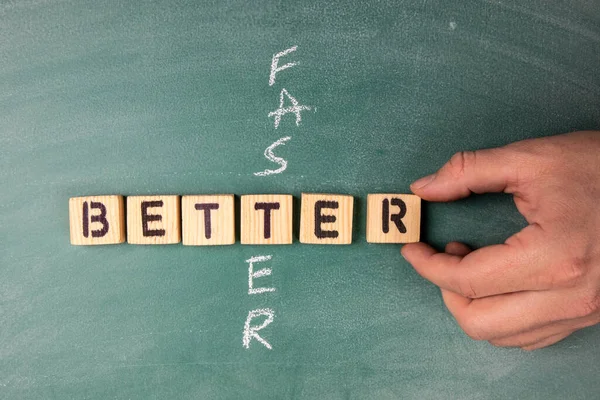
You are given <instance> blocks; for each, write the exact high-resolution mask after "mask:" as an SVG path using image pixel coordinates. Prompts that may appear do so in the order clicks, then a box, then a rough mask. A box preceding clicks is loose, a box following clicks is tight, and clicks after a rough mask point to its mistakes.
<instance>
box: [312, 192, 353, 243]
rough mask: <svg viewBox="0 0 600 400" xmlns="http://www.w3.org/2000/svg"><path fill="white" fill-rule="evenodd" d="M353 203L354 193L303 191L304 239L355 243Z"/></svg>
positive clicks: (318, 241) (321, 241)
mask: <svg viewBox="0 0 600 400" xmlns="http://www.w3.org/2000/svg"><path fill="white" fill-rule="evenodd" d="M353 205H354V197H352V196H346V195H339V194H314V193H302V213H301V215H300V242H301V243H312V244H350V243H352V212H353Z"/></svg>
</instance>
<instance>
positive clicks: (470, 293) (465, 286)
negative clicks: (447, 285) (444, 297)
mask: <svg viewBox="0 0 600 400" xmlns="http://www.w3.org/2000/svg"><path fill="white" fill-rule="evenodd" d="M458 290H459V292H460V295H461V296H463V297H466V298H467V299H476V298H477V292H476V291H475V288H474V287H473V284H472V283H471V280H470V279H461V280H460V281H459V282H458Z"/></svg>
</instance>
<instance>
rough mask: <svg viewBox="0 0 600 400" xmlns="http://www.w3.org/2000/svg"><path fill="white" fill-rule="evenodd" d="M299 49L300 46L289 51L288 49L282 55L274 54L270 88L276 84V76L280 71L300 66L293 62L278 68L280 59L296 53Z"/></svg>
mask: <svg viewBox="0 0 600 400" xmlns="http://www.w3.org/2000/svg"><path fill="white" fill-rule="evenodd" d="M297 48H298V46H294V47H290V48H289V49H286V50H284V51H282V52H280V53H277V54H273V60H272V61H271V74H270V75H269V86H273V85H274V84H275V74H277V73H278V72H279V71H283V70H284V69H288V68H291V67H293V66H294V65H296V64H298V63H297V62H291V63H287V64H283V65H282V66H281V67H278V66H277V64H278V63H279V57H283V56H286V55H288V54H290V53H292V52H294V51H296V49H297Z"/></svg>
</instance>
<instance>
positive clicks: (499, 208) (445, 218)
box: [0, 0, 600, 399]
mask: <svg viewBox="0 0 600 400" xmlns="http://www.w3.org/2000/svg"><path fill="white" fill-rule="evenodd" d="M294 45H297V46H298V50H297V51H296V52H295V53H292V54H290V55H289V56H286V57H284V58H282V62H291V61H298V62H299V64H298V65H297V66H295V67H294V68H291V69H288V70H286V71H283V72H281V73H279V74H277V80H276V82H275V84H274V85H273V86H269V84H268V79H269V72H270V65H271V57H272V55H273V54H274V53H277V52H279V51H282V50H284V49H286V48H288V47H291V46H294ZM599 66H600V6H599V5H598V2H596V1H593V0H575V1H557V0H543V1H542V0H536V1H527V2H522V1H517V0H503V1H463V0H461V1H429V0H418V1H392V0H381V1H368V2H360V1H355V2H351V1H344V2H339V1H331V2H325V1H317V0H315V1H298V2H286V1H275V0H272V1H271V0H269V1H261V2H258V1H256V2H248V1H199V2H192V1H189V2H183V1H168V2H166V1H165V2H151V1H131V2H127V1H99V0H94V1H9V2H2V3H0V155H1V156H0V184H1V188H0V250H1V252H0V397H3V398H9V399H18V398H27V399H37V398H46V399H47V398H55V399H68V398H74V399H82V398H90V399H91V398H94V399H95V398H98V399H108V398H118V399H130V398H131V399H175V398H181V399H241V398H261V399H267V398H273V399H281V398H307V399H309V398H310V399H362V398H374V399H387V398H404V399H408V398H418V399H423V398H431V399H436V398H438V399H448V398H465V399H491V398H542V399H548V398H594V397H595V398H597V396H598V395H599V393H600V381H599V380H598V376H599V375H600V335H598V334H599V333H600V327H594V328H588V329H585V330H582V331H580V332H577V333H576V334H574V335H572V336H571V337H569V338H568V339H566V340H565V341H563V342H561V343H559V344H557V345H555V346H552V347H550V348H547V349H544V350H540V351H536V352H533V353H526V352H522V351H520V350H518V349H517V350H514V349H513V350H511V349H498V348H494V347H492V346H491V345H489V344H488V343H486V342H483V343H481V342H474V341H472V340H471V339H469V338H468V337H466V336H465V335H464V334H463V333H462V331H461V330H460V329H459V327H458V326H457V325H456V323H455V322H454V320H453V319H452V317H451V316H450V315H449V313H448V312H447V311H446V309H445V307H444V305H443V303H442V300H441V297H440V294H439V292H438V290H437V289H436V288H435V287H434V286H432V285H431V284H429V283H428V282H426V281H425V280H423V279H421V278H420V277H419V276H418V275H417V274H416V273H415V272H414V270H413V269H412V268H411V267H410V265H409V264H407V263H406V262H405V261H404V260H403V259H402V258H401V256H400V254H399V246H397V245H372V244H367V243H366V241H365V215H366V204H365V203H366V195H367V193H376V192H395V193H407V192H408V191H409V183H410V182H411V181H413V180H414V179H416V178H418V177H420V176H422V175H425V174H428V173H431V172H433V171H435V170H436V169H437V168H438V167H439V166H440V165H442V164H443V163H444V162H445V161H446V160H447V159H448V158H449V157H450V156H451V155H452V154H453V153H454V152H456V151H459V150H466V149H476V148H481V147H492V146H497V145H502V144H505V143H509V142H512V141H515V140H519V139H523V138H530V137H538V136H545V135H551V134H556V133H561V132H566V131H571V130H578V129H598V128H600V74H599ZM282 88H286V89H287V90H288V91H289V92H290V94H291V95H292V96H294V97H295V98H296V99H297V100H298V101H299V102H300V104H303V105H307V106H311V107H313V110H312V111H308V112H303V114H302V123H301V124H300V126H296V125H295V123H294V117H293V115H286V116H284V118H283V119H282V122H281V125H280V126H279V128H278V129H275V128H274V125H273V119H272V118H269V117H268V116H267V115H268V113H269V112H271V111H274V110H275V109H277V107H278V103H279V92H280V91H281V89H282ZM285 136H291V137H292V139H291V140H290V141H288V142H287V143H286V144H285V146H281V147H279V148H278V149H277V150H276V154H277V155H278V156H280V157H283V158H284V159H286V160H287V161H288V167H287V170H286V171H285V172H283V173H282V174H280V175H272V176H268V177H256V176H254V175H253V173H254V172H258V171H262V170H264V169H266V168H273V169H275V168H277V167H278V166H277V165H276V164H274V163H271V162H269V161H267V160H266V159H265V158H264V156H263V151H264V150H265V148H266V147H267V146H268V145H270V144H271V143H273V142H274V141H276V140H277V139H279V138H281V137H285ZM303 191H304V192H327V193H344V194H351V195H354V196H355V199H356V200H355V216H354V217H355V223H354V242H353V244H352V245H350V246H342V247H339V246H311V245H302V244H299V243H298V242H297V239H295V242H294V244H293V245H291V246H262V247H260V246H241V245H240V244H239V243H236V244H235V245H233V246H229V247H218V248H205V247H184V246H182V245H171V246H135V245H128V244H123V245H116V246H101V247H76V246H71V245H70V244H69V233H68V199H69V197H73V196H82V195H90V194H123V195H136V194H161V193H162V194H200V193H235V194H237V195H240V194H245V193H291V194H293V195H294V196H295V198H296V203H295V206H296V216H295V217H296V220H298V215H297V214H298V212H297V211H299V201H298V199H299V196H300V193H301V192H303ZM524 223H525V222H524V220H523V218H522V217H521V216H520V215H519V214H518V213H517V212H516V210H515V208H514V205H513V203H512V200H511V199H510V197H508V196H504V195H485V196H478V197H473V198H470V199H467V200H464V201H460V202H456V203H452V204H424V215H423V240H425V241H428V242H430V243H432V244H434V245H436V246H443V244H445V243H446V242H448V241H450V240H462V241H465V242H467V243H469V244H471V245H473V246H482V245H486V244H491V243H498V242H502V241H503V240H505V239H506V238H507V237H508V236H509V235H510V234H512V233H513V232H515V231H517V230H518V229H520V228H521V227H523V226H524ZM296 232H297V224H296ZM296 237H297V233H296ZM256 255H272V256H273V259H272V261H271V262H270V263H269V264H268V265H269V267H271V268H272V269H273V275H272V276H271V277H268V278H261V279H260V280H257V283H259V284H260V285H261V286H274V287H275V288H276V292H274V293H267V294H262V295H251V296H250V295H248V294H247V290H248V286H247V285H248V280H247V279H248V270H247V264H246V263H245V262H244V260H246V259H248V258H250V257H251V256H256ZM263 307H268V308H272V309H273V310H274V311H275V313H276V316H275V320H274V322H273V323H272V324H271V325H269V327H267V328H266V329H265V330H263V331H261V334H263V335H262V336H264V337H265V338H266V339H267V340H268V341H269V342H270V343H271V344H272V346H273V350H271V351H269V350H267V349H266V348H265V347H263V346H262V345H260V344H259V343H257V342H256V341H254V342H252V345H251V347H250V349H248V350H246V349H245V348H243V347H242V330H243V326H244V322H245V319H246V316H247V315H248V312H249V311H250V310H253V309H256V308H263Z"/></svg>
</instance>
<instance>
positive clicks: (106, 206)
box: [69, 196, 125, 245]
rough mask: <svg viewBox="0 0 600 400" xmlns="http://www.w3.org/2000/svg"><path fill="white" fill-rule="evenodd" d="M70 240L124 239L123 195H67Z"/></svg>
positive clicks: (103, 241) (110, 241)
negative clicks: (68, 197) (68, 196)
mask: <svg viewBox="0 0 600 400" xmlns="http://www.w3.org/2000/svg"><path fill="white" fill-rule="evenodd" d="M69 225H70V229H71V244H74V245H90V244H91V245H94V244H116V243H123V242H124V241H125V208H124V206H123V196H88V197H72V198H70V199H69Z"/></svg>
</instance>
